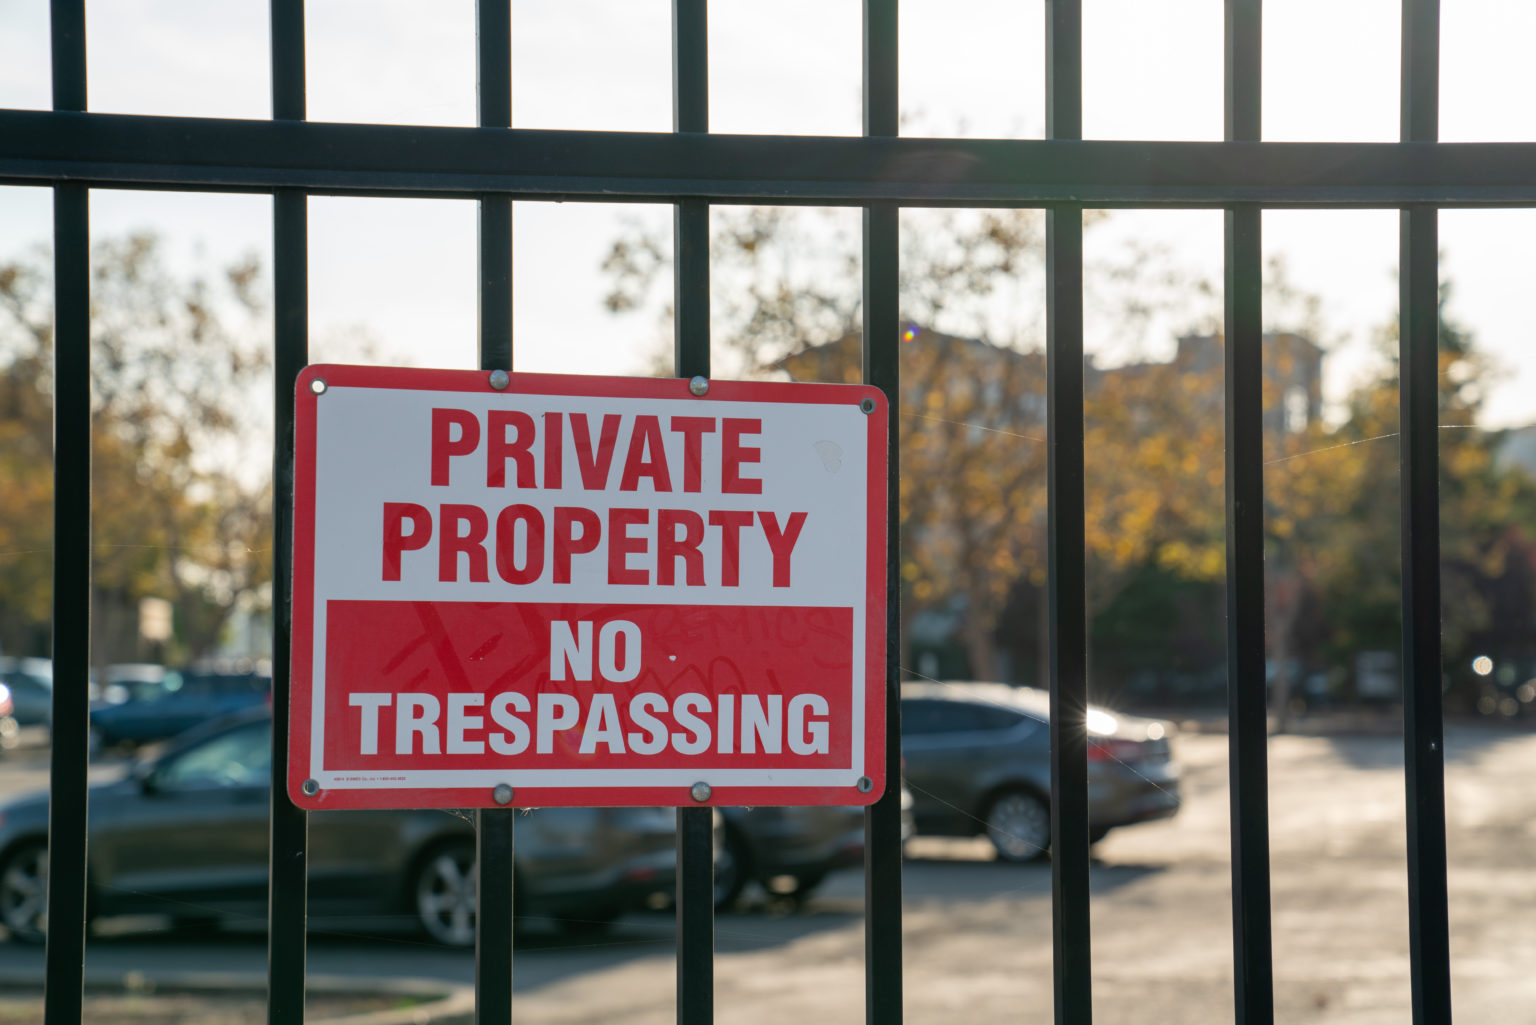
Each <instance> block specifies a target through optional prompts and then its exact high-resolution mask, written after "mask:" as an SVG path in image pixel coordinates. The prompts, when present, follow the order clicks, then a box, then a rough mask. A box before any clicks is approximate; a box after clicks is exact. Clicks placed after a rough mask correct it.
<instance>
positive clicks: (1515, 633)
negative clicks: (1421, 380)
mask: <svg viewBox="0 0 1536 1025" xmlns="http://www.w3.org/2000/svg"><path fill="white" fill-rule="evenodd" d="M1451 296H1452V287H1451V285H1450V284H1449V283H1447V284H1445V285H1442V286H1441V290H1440V306H1439V309H1440V322H1439V334H1440V360H1439V363H1440V374H1439V377H1440V416H1439V421H1440V431H1439V438H1438V441H1439V448H1440V551H1441V592H1442V601H1441V608H1442V613H1441V633H1442V646H1443V651H1444V663H1445V664H1446V665H1447V666H1454V665H1457V664H1464V662H1465V661H1466V660H1467V659H1468V658H1469V657H1470V655H1471V654H1473V653H1474V652H1473V648H1474V647H1476V646H1478V645H1479V644H1488V643H1493V644H1495V645H1496V647H1495V648H1494V649H1493V650H1496V651H1501V652H1505V653H1508V654H1511V655H1514V654H1519V655H1527V654H1536V646H1533V645H1531V643H1530V642H1529V641H1528V640H1526V638H1528V637H1530V636H1531V634H1532V628H1533V627H1536V606H1533V605H1532V604H1531V601H1530V590H1529V588H1527V587H1524V586H1522V585H1521V584H1520V581H1521V580H1528V579H1529V577H1530V572H1531V570H1530V565H1531V560H1532V552H1533V542H1536V481H1533V480H1532V478H1531V477H1530V476H1529V475H1528V474H1527V473H1525V472H1524V471H1522V470H1520V469H1518V468H1514V467H1507V466H1501V465H1500V464H1499V462H1498V460H1497V458H1496V456H1497V449H1498V446H1499V444H1500V436H1499V434H1498V432H1490V431H1486V430H1484V429H1482V428H1481V427H1480V426H1478V418H1479V415H1480V412H1481V407H1482V403H1483V398H1484V390H1485V388H1486V386H1487V382H1488V379H1489V375H1490V374H1491V373H1493V372H1494V370H1495V368H1494V367H1493V366H1492V365H1491V364H1490V363H1489V362H1488V360H1487V359H1486V358H1485V357H1484V356H1483V355H1482V354H1480V353H1479V352H1478V350H1477V346H1476V341H1475V339H1474V338H1473V336H1472V334H1471V332H1470V331H1468V330H1467V329H1466V328H1465V327H1464V326H1462V325H1461V324H1459V323H1458V322H1457V321H1456V320H1455V319H1454V318H1452V317H1451V316H1449V315H1448V313H1447V306H1448V303H1449V301H1450V298H1451ZM1377 344H1378V347H1379V350H1380V360H1381V366H1382V371H1381V373H1380V374H1379V376H1377V377H1376V378H1375V379H1374V380H1370V381H1368V382H1366V383H1364V384H1363V385H1361V386H1360V387H1359V388H1357V389H1356V390H1355V391H1354V393H1353V394H1352V395H1351V396H1350V397H1349V401H1348V405H1347V409H1346V414H1345V417H1344V420H1343V422H1342V423H1340V424H1339V425H1338V426H1337V428H1335V429H1332V430H1323V429H1321V428H1320V429H1318V430H1317V431H1314V432H1312V433H1311V434H1309V435H1307V436H1297V437H1293V438H1286V439H1283V442H1284V443H1283V444H1277V445H1276V446H1275V447H1273V448H1272V449H1271V451H1270V453H1269V455H1268V459H1269V465H1268V466H1267V467H1266V472H1267V481H1266V490H1267V493H1268V501H1269V533H1270V546H1271V551H1272V553H1273V556H1272V557H1277V558H1278V559H1279V560H1281V561H1282V562H1285V563H1287V564H1291V565H1294V566H1296V567H1297V570H1298V572H1299V574H1300V576H1301V579H1302V581H1303V587H1304V589H1306V590H1307V591H1308V592H1310V595H1311V597H1310V598H1309V599H1307V600H1305V601H1304V605H1305V606H1308V607H1310V610H1311V611H1310V617H1311V619H1312V622H1311V623H1298V624H1297V628H1298V629H1303V628H1305V629H1306V630H1307V631H1308V632H1309V633H1310V634H1311V635H1312V637H1313V638H1314V641H1313V644H1314V645H1315V651H1314V653H1313V656H1314V658H1316V659H1318V660H1319V661H1323V662H1330V663H1332V664H1335V665H1343V664H1347V662H1348V661H1349V659H1350V658H1351V656H1353V655H1354V654H1355V653H1357V652H1360V651H1362V650H1372V649H1383V650H1388V651H1394V652H1395V651H1396V650H1397V649H1398V646H1399V640H1400V636H1401V622H1402V619H1401V586H1402V575H1401V547H1400V546H1401V532H1400V519H1399V517H1400V512H1399V509H1400V506H1399V494H1400V476H1399V474H1400V471H1399V458H1400V447H1399V443H1398V442H1399V431H1400V420H1399V415H1398V414H1399V410H1398V366H1397V349H1398V327H1397V318H1396V317H1395V316H1394V317H1393V318H1392V319H1391V320H1390V321H1389V322H1388V323H1387V324H1386V325H1385V326H1384V327H1383V328H1382V329H1381V331H1380V332H1379V335H1378V339H1377ZM1496 602H1501V605H1500V606H1499V608H1498V609H1497V610H1496V608H1495V603H1496ZM1496 611H1497V612H1498V615H1495V612H1496ZM1515 648H1527V649H1530V650H1527V651H1518V652H1517V651H1514V650H1512V649H1515Z"/></svg>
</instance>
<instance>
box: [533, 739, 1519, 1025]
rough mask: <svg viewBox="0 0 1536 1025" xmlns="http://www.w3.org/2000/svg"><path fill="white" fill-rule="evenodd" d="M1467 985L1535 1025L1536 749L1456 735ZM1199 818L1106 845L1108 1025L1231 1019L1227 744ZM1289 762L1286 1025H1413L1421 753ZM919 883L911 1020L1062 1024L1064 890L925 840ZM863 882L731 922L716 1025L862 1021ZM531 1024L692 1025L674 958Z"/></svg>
mask: <svg viewBox="0 0 1536 1025" xmlns="http://www.w3.org/2000/svg"><path fill="white" fill-rule="evenodd" d="M1447 753H1448V756H1449V761H1448V768H1447V793H1448V798H1447V800H1448V805H1449V807H1448V816H1447V817H1448V829H1449V856H1450V865H1451V869H1450V877H1449V883H1450V892H1451V911H1450V913H1451V929H1452V957H1453V986H1454V1000H1455V1010H1456V1015H1457V1018H1458V1020H1460V1021H1464V1022H1500V1023H1507V1025H1519V1023H1536V973H1532V972H1531V971H1530V965H1531V964H1533V963H1536V844H1533V840H1536V788H1533V787H1532V785H1531V780H1532V779H1536V737H1533V736H1531V735H1529V734H1525V733H1513V734H1512V733H1507V732H1499V731H1495V730H1486V729H1480V728H1461V729H1457V728H1452V729H1450V730H1449V731H1448V736H1447ZM1178 755H1179V757H1180V759H1181V760H1182V761H1183V763H1184V765H1185V769H1186V779H1185V788H1186V806H1185V808H1184V812H1183V814H1181V815H1180V816H1179V817H1178V818H1176V819H1173V820H1170V821H1168V822H1164V823H1156V824H1149V825H1144V826H1140V827H1136V828H1132V829H1125V830H1121V831H1118V832H1116V833H1114V834H1112V835H1111V836H1110V837H1109V838H1107V839H1106V840H1105V841H1104V842H1103V843H1102V844H1100V845H1099V847H1098V848H1096V852H1097V855H1098V860H1097V862H1096V863H1095V865H1094V866H1093V886H1094V898H1093V907H1092V915H1093V921H1092V931H1093V976H1094V1020H1095V1021H1096V1022H1098V1023H1101V1025H1102V1023H1126V1025H1131V1023H1135V1025H1145V1023H1149V1022H1178V1023H1188V1022H1230V1021H1231V1019H1232V969H1231V910H1230V861H1229V856H1228V842H1229V841H1228V827H1227V817H1228V812H1227V787H1226V738H1225V737H1224V736H1209V735H1185V736H1182V737H1181V738H1180V742H1179V745H1178ZM1270 758H1271V781H1272V782H1271V798H1270V802H1271V848H1272V859H1273V868H1272V889H1273V907H1274V949H1275V976H1276V979H1275V988H1276V1018H1277V1020H1278V1021H1282V1022H1297V1023H1300V1022H1308V1023H1323V1025H1378V1023H1380V1025H1386V1023H1388V1022H1391V1023H1400V1022H1403V1021H1407V1020H1408V1018H1409V981H1408V910H1407V883H1406V869H1405V853H1404V852H1405V841H1404V814H1405V812H1404V807H1405V804H1404V797H1403V784H1402V778H1403V777H1402V742H1401V739H1400V738H1398V737H1393V736H1335V737H1317V736H1283V737H1277V738H1274V739H1273V740H1272V742H1271V747H1270ZM913 853H914V855H915V857H914V858H913V860H911V861H910V862H909V863H908V865H907V870H906V873H905V883H906V901H905V903H906V916H905V924H904V934H905V940H906V944H905V955H904V956H905V963H904V971H903V984H904V992H905V1006H906V1020H907V1021H909V1022H913V1023H921V1025H930V1023H931V1025H953V1023H956V1022H961V1021H963V1022H966V1023H968V1025H970V1023H988V1022H998V1023H1002V1022H1008V1023H1018V1022H1026V1023H1028V1022H1040V1023H1046V1022H1050V1021H1051V1020H1052V1004H1051V999H1052V997H1051V929H1050V921H1051V919H1050V872H1049V869H1048V868H1047V867H1043V866H1038V867H1037V866H1023V867H1016V866H1010V865H1002V864H998V863H996V862H995V861H992V860H990V854H989V852H988V850H987V848H986V846H985V844H984V842H981V841H977V842H974V843H972V842H954V841H936V840H929V841H919V842H917V843H916V844H915V846H914V850H913ZM861 883H862V881H861V880H860V879H859V877H858V876H857V875H854V876H849V877H844V878H842V879H841V880H838V881H835V883H834V884H833V888H832V889H829V891H828V893H827V894H826V895H825V896H824V897H822V898H820V899H819V900H817V901H815V902H813V905H812V907H810V908H808V909H807V911H808V913H809V914H810V915H811V916H813V917H814V916H816V915H823V916H828V917H829V918H838V917H842V916H840V915H839V914H838V913H839V912H842V913H843V914H844V915H846V916H847V917H846V919H845V920H844V921H843V922H842V923H841V924H834V923H833V922H831V921H829V922H828V928H826V929H824V930H817V931H811V932H808V933H806V934H804V935H802V936H800V937H799V938H797V939H795V940H792V941H790V942H788V943H783V944H760V943H756V942H754V939H753V935H752V934H753V932H754V925H755V924H756V925H759V926H762V927H771V926H772V925H773V922H772V920H771V919H770V918H767V917H761V916H760V917H759V918H758V919H754V918H752V916H750V915H749V916H746V917H737V918H722V919H721V921H720V924H719V926H718V930H717V936H718V945H719V948H720V950H721V955H720V957H719V960H718V962H717V968H716V1016H717V1020H720V1021H727V1022H732V1023H737V1025H755V1023H758V1022H762V1023H764V1025H766V1023H769V1022H783V1021H815V1022H817V1023H846V1025H855V1023H858V1022H862V1021H863V1001H864V985H863V926H862V919H861V918H858V917H857V914H858V912H859V911H860V910H861V905H862V900H861ZM518 1008H519V1019H520V1020H522V1021H533V1022H560V1023H566V1022H570V1023H576V1022H593V1023H595V1022H606V1021H615V1020H623V1021H626V1022H642V1023H656V1025H661V1023H663V1022H670V1021H672V1020H673V975H672V965H671V962H670V961H669V960H664V959H661V958H646V959H641V960H637V961H633V962H631V963H629V964H626V965H623V966H621V967H617V968H613V969H610V970H608V971H605V972H604V973H602V974H601V975H599V976H592V975H587V976H582V977H573V978H570V979H568V980H565V981H562V982H559V983H556V984H553V985H548V986H544V987H541V988H539V989H537V990H535V991H532V992H524V993H523V994H521V995H520V997H519V1003H518Z"/></svg>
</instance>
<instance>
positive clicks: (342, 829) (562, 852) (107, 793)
mask: <svg viewBox="0 0 1536 1025" xmlns="http://www.w3.org/2000/svg"><path fill="white" fill-rule="evenodd" d="M271 738H272V719H271V714H270V712H269V711H268V710H267V709H266V708H264V707H262V708H256V709H251V710H248V711H247V712H244V713H240V714H237V715H236V716H233V717H230V718H226V719H223V720H220V721H218V722H215V723H209V724H207V725H205V726H204V727H202V728H200V729H198V730H195V731H193V732H192V733H190V734H188V735H186V736H185V737H181V738H178V739H177V740H176V741H174V742H173V743H172V744H171V745H170V747H169V748H168V749H167V750H166V751H165V752H164V753H163V754H162V755H160V756H159V757H156V758H154V759H151V760H146V761H142V762H140V763H138V764H137V765H135V766H133V767H132V769H131V771H130V772H129V773H128V774H127V775H126V776H124V777H123V778H122V779H120V780H117V781H115V782H111V783H103V784H98V785H95V786H93V787H92V788H91V796H90V810H91V814H90V823H89V850H90V864H89V879H88V887H89V900H88V906H89V908H90V913H91V915H93V916H109V915H120V914H146V913H155V914H165V915H169V916H171V917H172V918H173V919H178V920H183V921H185V920H187V919H189V918H190V919H192V920H194V921H203V922H207V921H216V920H219V919H226V918H245V919H247V920H250V919H255V920H264V919H265V917H266V901H267V816H268V808H267V803H268V795H269V786H270V776H271V772H270V768H271ZM47 838H48V796H47V794H46V793H45V794H39V795H34V796H29V797H24V798H20V799H17V800H13V801H11V802H9V803H8V804H5V805H3V806H0V924H3V925H4V926H5V928H6V930H7V931H8V932H9V934H10V936H11V938H12V939H16V940H22V941H36V940H39V939H41V937H42V935H43V914H44V895H45V891H46V879H47ZM675 847H676V815H675V813H674V812H673V811H672V810H671V809H660V808H613V809H608V808H546V809H541V810H536V811H533V812H530V813H529V814H527V815H519V817H518V819H517V845H516V851H515V855H514V857H515V866H514V877H513V878H514V887H515V888H516V895H515V897H514V900H515V902H516V904H517V907H518V915H519V917H520V918H521V917H522V916H523V915H526V914H530V913H531V914H536V915H543V916H550V917H553V918H554V919H555V921H556V924H557V925H560V926H562V927H563V928H565V929H567V930H569V931H588V930H594V929H598V928H601V927H603V926H604V925H606V924H607V923H608V922H611V921H612V920H613V919H614V918H616V917H617V916H618V915H620V914H622V913H623V912H625V911H626V910H628V909H630V908H633V907H636V906H638V905H641V904H644V903H645V902H647V901H648V900H649V899H650V898H651V897H652V895H654V894H656V893H660V892H670V890H671V889H672V887H673V884H674V881H675V878H676V868H675ZM474 852H475V836H474V827H473V826H472V825H471V823H470V821H469V820H468V819H467V818H465V817H461V816H460V815H457V814H453V813H450V812H444V811H440V810H415V811H333V812H316V813H312V814H311V815H310V816H309V910H310V918H311V921H312V922H314V923H315V924H316V925H317V926H320V927H323V926H324V925H325V923H326V920H327V919H335V918H337V917H340V916H345V918H346V922H347V926H348V928H359V927H361V926H362V924H364V923H372V924H376V925H378V926H381V927H384V928H397V927H399V926H401V925H414V926H415V927H417V928H419V929H421V930H423V931H425V932H426V933H427V935H429V936H430V937H431V938H432V939H434V940H437V941H439V942H441V943H444V944H448V945H450V946H458V947H467V946H472V945H473V944H474V941H475V882H474V879H475V875H474Z"/></svg>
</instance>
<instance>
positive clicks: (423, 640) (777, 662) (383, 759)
mask: <svg viewBox="0 0 1536 1025" xmlns="http://www.w3.org/2000/svg"><path fill="white" fill-rule="evenodd" d="M853 645H854V638H853V619H852V612H851V611H850V610H848V609H837V608H774V607H767V608H765V607H710V608H696V607H684V608H680V607H677V606H668V605H623V606H597V605H573V604H513V603H496V604H481V603H470V602H388V601H332V602H330V603H328V605H327V609H326V640H325V667H326V668H325V681H324V687H325V698H324V707H325V716H324V723H325V725H324V738H323V751H324V769H325V771H326V772H328V773H352V774H355V776H356V781H357V782H373V783H383V782H388V779H387V777H389V776H391V775H395V776H399V775H400V774H403V773H412V772H416V771H421V770H454V771H473V770H481V769H493V770H501V771H505V770H509V769H510V770H554V771H557V772H558V771H574V770H591V769H604V770H625V771H628V770H644V769H684V768H692V767H699V768H716V769H719V768H729V769H752V770H764V771H776V770H786V769H795V770H803V769H836V768H839V767H844V768H845V767H847V766H848V765H849V763H850V759H851V752H852V746H851V745H852V711H853V700H852V698H853V690H854V688H855V686H861V685H862V682H863V681H862V680H860V681H855V680H854V679H853V663H852V654H853ZM576 775H577V776H579V775H581V773H576ZM401 782H404V780H402V781H401Z"/></svg>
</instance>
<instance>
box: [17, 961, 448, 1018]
mask: <svg viewBox="0 0 1536 1025" xmlns="http://www.w3.org/2000/svg"><path fill="white" fill-rule="evenodd" d="M40 985H41V983H40V981H39V980H38V979H37V978H36V977H34V976H31V975H27V976H20V975H18V974H15V973H10V972H0V991H4V990H7V989H26V990H37V991H39V993H40ZM85 989H86V991H87V992H91V991H98V992H99V991H111V992H126V993H143V994H145V995H151V994H155V993H199V992H220V993H249V994H264V993H265V992H266V990H267V978H266V975H265V974H260V973H255V972H196V973H185V974H178V973H172V974H166V975H156V976H154V977H150V976H147V975H145V974H144V973H142V972H135V971H130V972H100V971H98V972H89V971H88V972H87V973H86V976H85ZM305 990H306V991H307V992H311V993H326V994H330V995H348V994H355V995H358V996H378V995H380V994H398V995H400V996H402V997H405V996H412V997H424V998H426V999H425V1002H423V1003H420V1004H416V1005H414V1006H412V1007H402V1008H398V1009H389V1010H382V1011H364V1012H361V1013H358V1014H344V1015H340V1016H336V1017H330V1018H317V1019H314V1020H313V1021H310V1022H309V1023H308V1025H473V1022H474V1019H475V991H474V987H472V986H466V985H462V984H455V983H445V982H442V981H441V980H436V979H411V978H404V979H400V978H395V979H370V978H363V977H359V976H342V975H312V976H309V977H308V978H306V979H305Z"/></svg>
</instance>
